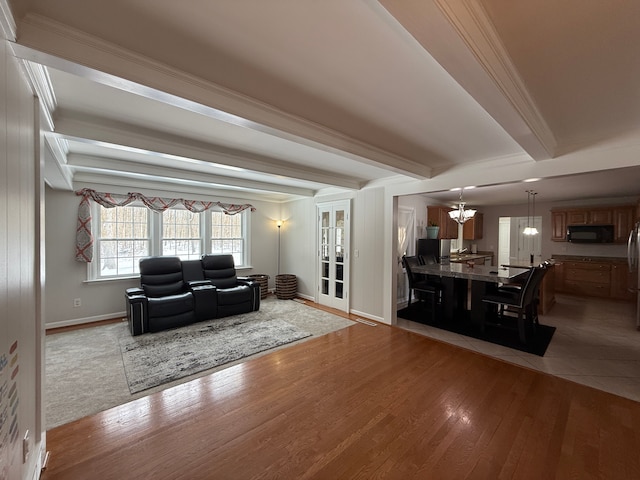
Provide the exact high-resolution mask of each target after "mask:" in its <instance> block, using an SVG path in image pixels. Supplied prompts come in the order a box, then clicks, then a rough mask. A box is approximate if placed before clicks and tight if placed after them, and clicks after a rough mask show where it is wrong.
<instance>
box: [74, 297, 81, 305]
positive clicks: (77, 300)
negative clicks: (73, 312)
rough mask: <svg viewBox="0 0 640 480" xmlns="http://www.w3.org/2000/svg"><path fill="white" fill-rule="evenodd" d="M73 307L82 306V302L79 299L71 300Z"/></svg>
mask: <svg viewBox="0 0 640 480" xmlns="http://www.w3.org/2000/svg"><path fill="white" fill-rule="evenodd" d="M73 306H74V307H80V306H82V300H80V299H79V298H74V299H73Z"/></svg>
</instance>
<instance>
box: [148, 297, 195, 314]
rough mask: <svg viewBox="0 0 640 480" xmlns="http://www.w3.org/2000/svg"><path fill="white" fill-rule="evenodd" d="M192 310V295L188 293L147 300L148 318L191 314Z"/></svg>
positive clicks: (193, 306)
mask: <svg viewBox="0 0 640 480" xmlns="http://www.w3.org/2000/svg"><path fill="white" fill-rule="evenodd" d="M194 308H195V305H194V301H193V295H192V294H191V293H190V292H186V293H183V294H180V295H169V296H166V297H162V298H149V318H154V317H170V316H173V315H179V314H181V313H186V312H191V311H193V310H194Z"/></svg>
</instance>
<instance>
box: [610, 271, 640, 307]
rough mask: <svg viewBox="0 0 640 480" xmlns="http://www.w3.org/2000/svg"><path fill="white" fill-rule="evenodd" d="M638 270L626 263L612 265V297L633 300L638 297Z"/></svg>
mask: <svg viewBox="0 0 640 480" xmlns="http://www.w3.org/2000/svg"><path fill="white" fill-rule="evenodd" d="M636 288H637V272H630V271H629V267H628V266H627V265H625V264H624V263H615V264H613V265H611V298H614V299H616V300H628V301H633V300H634V299H635V298H636Z"/></svg>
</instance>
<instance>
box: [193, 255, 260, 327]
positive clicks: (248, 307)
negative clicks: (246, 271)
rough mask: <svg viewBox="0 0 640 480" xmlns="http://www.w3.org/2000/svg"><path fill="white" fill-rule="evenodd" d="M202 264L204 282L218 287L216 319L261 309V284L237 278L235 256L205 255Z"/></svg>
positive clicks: (246, 278)
mask: <svg viewBox="0 0 640 480" xmlns="http://www.w3.org/2000/svg"><path fill="white" fill-rule="evenodd" d="M201 262H202V273H203V276H204V280H207V281H209V282H211V284H212V285H213V286H214V287H216V292H217V295H216V305H217V314H216V317H226V316H228V315H237V314H239V313H248V312H253V311H255V310H259V309H260V284H259V283H258V282H256V281H255V280H251V279H250V278H248V277H238V276H236V268H235V264H234V261H233V255H203V256H202V260H201Z"/></svg>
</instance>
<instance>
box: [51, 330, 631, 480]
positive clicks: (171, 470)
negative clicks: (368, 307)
mask: <svg viewBox="0 0 640 480" xmlns="http://www.w3.org/2000/svg"><path fill="white" fill-rule="evenodd" d="M47 444H48V448H49V450H50V452H51V457H50V461H49V464H48V467H47V470H46V471H45V473H44V474H43V477H42V478H43V479H44V480H54V479H86V478H92V479H111V478H113V479H130V478H131V479H133V478H135V479H142V478H144V479H147V478H149V479H150V478H153V479H175V478H188V479H205V478H206V479H234V480H235V479H271V478H279V479H343V478H344V479H347V478H348V479H402V480H406V479H465V478H481V479H485V478H486V479H497V478H518V479H520V478H532V479H542V478H544V479H551V478H558V479H565V478H576V479H586V478H610V479H631V478H640V458H639V456H638V451H640V404H639V403H637V402H634V401H632V400H629V399H626V398H622V397H619V396H615V395H612V394H609V393H606V392H603V391H600V390H595V389H593V388H590V387H587V386H583V385H579V384H577V383H574V382H570V381H567V380H565V379H562V378H559V377H555V376H551V375H549V374H546V373H542V372H538V371H534V370H533V369H529V368H523V367H521V366H517V365H514V364H512V363H508V362H504V361H501V360H499V359H494V358H490V357H488V356H486V355H483V354H480V353H477V352H473V351H470V350H467V349H463V348H460V347H457V346H454V345H450V344H447V343H443V342H441V341H438V340H435V339H432V338H427V337H425V336H421V335H418V334H416V333H413V332H409V331H406V330H403V329H401V328H397V327H389V326H385V325H378V326H375V327H371V326H368V325H364V324H360V323H358V324H356V325H354V326H351V327H348V328H345V329H342V330H339V331H337V332H334V333H332V334H329V335H325V336H323V337H319V338H316V339H313V340H309V341H308V342H305V343H302V344H300V345H295V346H292V347H291V348H287V349H284V350H280V351H277V352H274V353H272V354H268V355H265V356H263V357H261V358H258V359H255V360H251V361H248V362H245V363H242V364H239V365H235V366H233V367H230V368H228V369H226V370H222V371H219V372H216V373H214V374H213V375H211V376H208V377H203V378H200V379H197V380H195V381H193V382H189V383H186V384H183V385H178V386H176V387H173V388H171V389H168V390H165V391H162V392H158V393H156V394H153V395H151V396H149V397H145V398H142V399H139V400H136V401H133V402H131V403H128V404H125V405H121V406H118V407H115V408H113V409H110V410H107V411H105V412H102V413H100V414H97V415H94V416H91V417H86V418H83V419H80V420H78V421H76V422H73V423H70V424H67V425H63V426H61V427H58V428H55V429H53V430H50V431H49V432H48V433H47Z"/></svg>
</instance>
